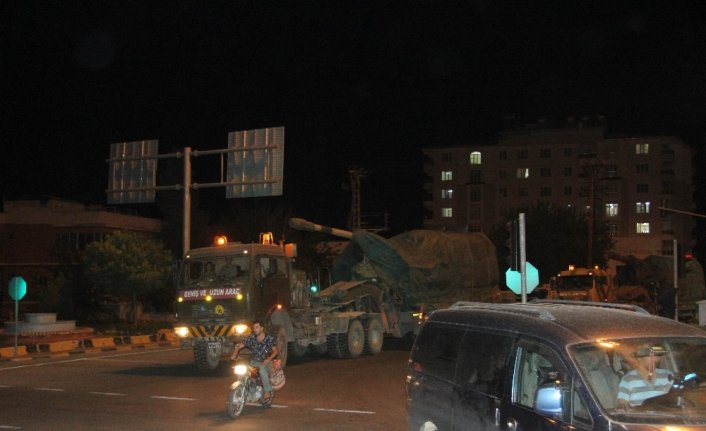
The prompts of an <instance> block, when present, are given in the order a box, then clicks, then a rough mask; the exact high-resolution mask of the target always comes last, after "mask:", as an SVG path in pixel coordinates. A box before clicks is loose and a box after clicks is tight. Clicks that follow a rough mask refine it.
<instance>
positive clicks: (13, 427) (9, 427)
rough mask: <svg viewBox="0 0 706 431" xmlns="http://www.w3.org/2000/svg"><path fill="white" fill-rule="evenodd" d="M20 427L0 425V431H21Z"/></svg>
mask: <svg viewBox="0 0 706 431" xmlns="http://www.w3.org/2000/svg"><path fill="white" fill-rule="evenodd" d="M21 429H22V427H16V426H12V425H0V430H21Z"/></svg>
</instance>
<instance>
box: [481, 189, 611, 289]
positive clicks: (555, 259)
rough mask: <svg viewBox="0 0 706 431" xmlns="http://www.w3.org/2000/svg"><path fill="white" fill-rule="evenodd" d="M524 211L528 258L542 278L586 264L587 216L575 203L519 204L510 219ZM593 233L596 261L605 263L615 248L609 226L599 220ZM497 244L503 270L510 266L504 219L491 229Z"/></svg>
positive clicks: (491, 236)
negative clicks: (567, 204) (567, 205)
mask: <svg viewBox="0 0 706 431" xmlns="http://www.w3.org/2000/svg"><path fill="white" fill-rule="evenodd" d="M519 213H524V214H525V243H526V244H525V248H526V257H527V260H528V261H530V262H532V264H533V265H534V266H535V267H536V268H537V269H538V270H539V276H540V279H541V280H542V281H545V280H547V279H548V278H549V277H550V276H552V275H554V274H557V273H558V272H559V271H560V270H562V269H566V268H567V267H568V265H569V264H575V265H577V266H585V265H586V264H587V262H586V261H587V251H588V243H587V237H588V220H587V218H586V216H585V214H583V213H580V212H579V211H577V210H576V209H574V208H573V207H557V206H552V205H549V204H546V203H542V202H540V203H538V204H537V205H535V206H531V207H525V208H517V209H515V210H514V211H513V212H512V213H511V214H510V215H509V216H508V220H512V219H516V218H517V217H518V215H519ZM593 232H594V235H593V247H592V254H593V256H592V257H593V262H594V263H595V264H598V265H605V263H606V253H607V252H608V251H609V250H611V249H612V248H613V241H612V239H611V238H610V235H609V231H608V226H607V225H606V224H603V223H598V222H597V223H596V226H595V227H594V230H593ZM489 236H490V239H491V240H492V241H493V243H494V244H495V248H496V254H497V257H498V264H499V266H500V268H499V269H500V271H501V274H503V273H504V272H505V270H506V269H507V264H506V262H507V256H508V253H509V249H508V248H507V246H506V243H507V240H508V238H509V232H508V231H507V229H506V227H505V223H501V224H499V225H497V226H496V227H495V228H494V230H493V232H491V233H490V235H489Z"/></svg>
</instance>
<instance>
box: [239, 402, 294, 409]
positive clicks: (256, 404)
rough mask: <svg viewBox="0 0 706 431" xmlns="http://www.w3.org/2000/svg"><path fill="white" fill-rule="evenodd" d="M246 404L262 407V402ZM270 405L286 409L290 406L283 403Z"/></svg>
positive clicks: (274, 407) (247, 404)
mask: <svg viewBox="0 0 706 431" xmlns="http://www.w3.org/2000/svg"><path fill="white" fill-rule="evenodd" d="M245 405H246V406H253V407H262V404H260V403H245ZM270 407H272V408H273V409H286V408H287V407H289V406H284V405H282V404H271V405H270Z"/></svg>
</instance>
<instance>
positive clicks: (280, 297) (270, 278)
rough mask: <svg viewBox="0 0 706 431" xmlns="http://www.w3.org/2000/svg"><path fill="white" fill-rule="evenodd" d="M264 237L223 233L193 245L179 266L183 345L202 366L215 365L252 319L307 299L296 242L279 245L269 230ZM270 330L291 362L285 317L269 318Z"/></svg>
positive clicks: (178, 332)
mask: <svg viewBox="0 0 706 431" xmlns="http://www.w3.org/2000/svg"><path fill="white" fill-rule="evenodd" d="M260 239H261V241H260V242H259V243H251V244H243V243H234V242H228V240H227V238H226V237H223V236H219V237H217V238H216V239H215V240H214V243H213V245H212V246H210V247H202V248H195V249H193V250H191V251H190V252H189V253H188V254H187V255H186V256H185V257H184V259H183V260H182V262H181V263H180V265H179V268H178V271H177V276H176V286H177V296H176V323H175V326H174V332H175V334H176V336H177V337H179V339H180V340H181V347H182V348H190V349H193V353H194V360H195V363H196V365H197V366H198V368H200V369H215V368H216V367H217V366H218V364H219V362H220V360H221V358H222V357H223V356H224V355H227V354H230V353H231V352H232V351H233V346H234V345H235V344H236V343H238V342H239V341H242V340H243V339H244V338H245V337H246V336H247V335H248V334H249V331H250V327H249V323H250V322H252V320H253V319H260V320H265V319H266V318H269V317H271V316H272V314H273V313H275V312H276V309H277V307H283V308H284V307H301V306H302V305H303V304H304V302H305V299H304V293H305V277H304V273H303V272H300V271H295V270H294V269H293V267H292V259H293V258H294V257H295V256H296V247H295V246H294V245H293V244H286V245H281V244H274V243H272V236H271V235H268V234H265V235H261V238H260ZM268 329H269V331H270V333H271V334H273V335H274V336H276V338H277V347H278V349H279V351H280V356H281V357H282V358H283V359H284V362H286V357H287V341H288V340H289V339H290V338H288V337H287V332H286V329H285V326H284V325H283V322H282V321H277V320H275V321H274V322H273V321H272V319H270V325H269V328H268Z"/></svg>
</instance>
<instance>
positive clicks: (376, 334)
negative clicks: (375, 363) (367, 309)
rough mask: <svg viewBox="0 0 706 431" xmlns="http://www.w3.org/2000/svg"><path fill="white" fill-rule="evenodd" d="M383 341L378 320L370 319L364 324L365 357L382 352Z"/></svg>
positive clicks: (380, 323)
mask: <svg viewBox="0 0 706 431" xmlns="http://www.w3.org/2000/svg"><path fill="white" fill-rule="evenodd" d="M383 340H384V335H383V330H382V322H380V319H370V320H368V321H367V322H365V347H364V349H363V351H364V352H365V354H367V355H377V354H378V353H380V352H381V351H382V344H383Z"/></svg>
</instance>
